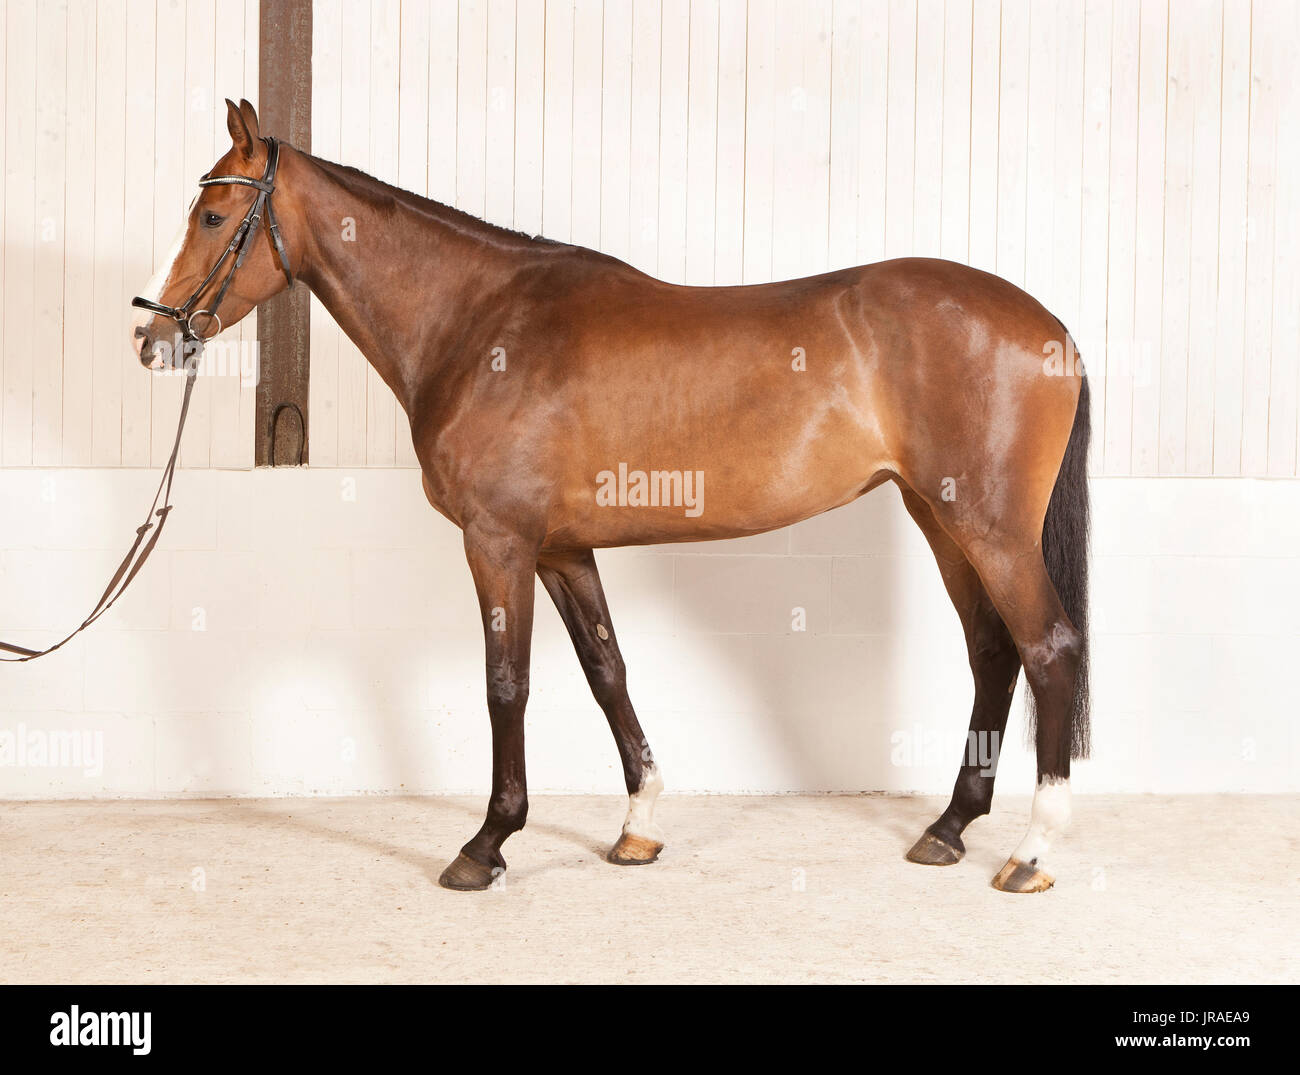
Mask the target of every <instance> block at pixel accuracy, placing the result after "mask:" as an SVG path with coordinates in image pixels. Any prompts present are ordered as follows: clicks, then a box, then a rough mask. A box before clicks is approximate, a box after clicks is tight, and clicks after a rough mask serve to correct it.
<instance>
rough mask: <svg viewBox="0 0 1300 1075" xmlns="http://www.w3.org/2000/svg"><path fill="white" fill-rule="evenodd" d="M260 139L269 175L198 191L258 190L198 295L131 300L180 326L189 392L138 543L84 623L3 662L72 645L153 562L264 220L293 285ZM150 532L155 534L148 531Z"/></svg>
mask: <svg viewBox="0 0 1300 1075" xmlns="http://www.w3.org/2000/svg"><path fill="white" fill-rule="evenodd" d="M262 141H263V142H265V143H266V171H265V172H263V173H262V178H261V179H251V178H249V177H248V176H246V175H211V174H208V175H205V176H203V177H202V178H201V179H200V180H199V186H200V187H220V186H240V187H252V188H253V189H254V190H256V191H257V197H256V198H254V199H253V204H252V205H250V206H249V207H248V212H247V213H245V214H244V219H243V220H242V221H240V224H239V227H238V228H236V229H235V234H234V236H233V237H232V238H231V240H230V243H229V244H228V245H227V246H226V249H225V250H224V251H223V252H222V255H221V257H219V258H218V259H217V263H216V264H215V265H213V266H212V269H211V271H209V273H208V275H207V276H205V277H204V278H203V283H201V284H199V286H198V287H197V288H196V289H195V290H194V293H193V294H192V295H190V297H189V298H188V299H186V300H185V301H184V302H183V303H181V304H180V305H179V306H167V305H165V304H164V303H161V302H155V301H154V300H153V299H146V298H143V297H141V296H139V295H137V296H136V297H135V298H133V299H132V300H131V305H132V306H136V307H139V308H140V309H141V310H148V311H150V312H151V313H155V314H160V315H161V316H163V317H169V318H171V319H172V320H173V321H175V322H176V324H177V325H178V326H179V327H180V330H181V338H182V341H183V343H182V354H183V365H184V369H185V394H184V396H183V397H182V398H181V414H180V420H179V421H178V422H177V423H176V440H175V442H174V443H173V444H172V452H171V455H170V457H168V459H167V465H166V466H165V467H163V473H162V480H161V481H160V482H159V483H158V491H157V492H156V493H154V495H153V503H151V504H150V505H149V514H148V515H146V516H145V521H144V523H143V524H142V525H141V526H139V527H137V528H136V532H135V541H134V542H133V543H132V545H131V548H130V550H129V551H128V552H127V554H126V556H125V557H123V559H122V562H121V563H120V564H119V565H118V568H117V570H116V571H115V572H114V573H113V578H112V579H111V580H110V581H109V584H108V586H107V588H106V589H105V590H104V592H103V594H102V595H101V596H100V598H99V602H98V603H97V604H96V605H95V607H94V608H93V609H91V612H90V615H89V616H87V617H86V618H85V619H84V620H82V622H81V626H80V627H78V628H77V629H76V630H75V631H73V632H72V633H71V634H69V635H68V636H67V637H66V638H63V639H62V640H60V641H58V642H55V643H54V645H52V646H47V647H46V648H45V649H42V650H34V649H28V648H27V647H26V646H19V645H16V644H14V643H12V642H0V650H4V651H6V652H8V653H13V654H17V656H14V657H0V661H14V662H23V661H31V660H35V659H36V658H37V657H44V656H45V655H46V654H47V653H53V652H54V651H55V650H57V649H62V648H63V646H65V645H66V644H67V643H69V642H71V641H72V640H73V639H74V638H76V637H77V635H79V634H81V632H82V631H84V630H85V629H86V628H87V627H89V626H90V625H91V624H92V623H94V622H95V621H96V620H97V619H99V617H100V616H102V615H104V613H106V612H107V611H108V610H109V609H110V608H112V607H113V605H114V603H115V602H116V601H117V599H118V598H119V597H121V596H122V594H123V593H124V592H126V588H127V587H128V586H129V585H130V584H131V580H132V579H134V578H135V577H136V575H138V574H139V573H140V569H141V568H142V567H143V566H144V562H145V561H146V560H147V559H149V554H150V553H151V552H153V550H154V549H155V548H156V547H157V545H158V539H159V538H160V537H162V532H163V525H164V524H165V523H166V522H167V516H168V515H169V514H170V513H171V510H172V503H171V497H172V479H173V477H174V476H175V474H176V461H177V459H178V458H179V457H180V451H181V433H182V432H183V431H184V429H185V416H186V415H187V414H189V410H190V395H191V393H192V392H193V391H194V381H195V379H196V378H197V376H198V372H199V356H200V355H201V354H202V352H203V344H204V343H206V342H207V341H208V340H210V339H212V337H213V336H216V335H217V334H218V333H219V332H220V331H221V327H222V326H221V318H220V317H218V316H217V308H218V307H219V306H220V305H221V302H222V300H223V299H224V298H225V297H226V292H227V291H228V290H229V289H230V282H231V281H232V280H234V278H235V273H237V272H238V271H239V269H240V266H242V265H243V264H244V258H245V257H246V256H247V254H248V251H249V249H250V248H251V247H252V245H253V237H254V236H255V235H256V234H257V229H258V227H259V225H260V224H261V222H262V218H263V217H264V216H265V218H266V230H267V232H268V233H269V234H270V236H271V242H272V243H273V244H275V251H276V253H277V254H279V256H280V266H281V267H282V268H283V269H284V275H285V276H286V277H287V278H288V280H289V286H290V287H292V286H293V270H292V269H291V268H290V266H289V251H288V250H287V249H286V248H285V245H284V238H283V237H282V236H281V235H280V225H279V224H278V223H277V222H276V219H275V212H274V210H273V209H272V208H271V195H272V194H274V193H275V172H276V169H277V168H278V167H279V164H280V143H279V142H277V141H276V140H275V139H274V138H263V139H262ZM232 255H233V256H234V259H235V260H234V261H233V262H232V263H231V265H230V270H229V271H228V272H227V273H226V278H225V279H224V280H222V282H221V287H220V288H219V289H218V290H217V295H216V298H214V299H213V300H212V305H211V306H209V307H207V308H206V309H198V308H196V307H198V302H199V297H200V296H201V295H202V294H203V293H204V292H205V291H206V290H207V289H208V287H209V286H210V285H211V283H212V281H213V280H215V279H216V277H217V274H218V273H219V272H220V271H221V267H222V265H224V264H226V262H227V261H228V260H229V259H230V258H231V256H232ZM200 316H206V317H207V318H208V322H207V325H205V326H204V327H211V325H212V323H213V322H216V326H217V328H216V332H213V333H211V334H209V335H208V336H204V335H202V334H201V333H200V332H199V331H198V329H196V328H195V326H194V319H195V318H197V317H200ZM176 365H177V363H176V362H175V360H173V362H172V366H173V367H175V366H176ZM160 500H161V501H162V507H159V506H158V502H159V501H160ZM155 516H156V517H157V519H158V521H157V522H156V523H155V522H153V519H154V517H155ZM150 531H153V532H152V533H150Z"/></svg>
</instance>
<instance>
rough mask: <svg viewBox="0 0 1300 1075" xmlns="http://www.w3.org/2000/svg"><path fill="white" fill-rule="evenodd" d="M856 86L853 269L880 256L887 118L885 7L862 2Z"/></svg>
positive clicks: (884, 1)
mask: <svg viewBox="0 0 1300 1075" xmlns="http://www.w3.org/2000/svg"><path fill="white" fill-rule="evenodd" d="M861 48H862V68H861V70H862V78H861V81H860V82H859V84H858V123H859V125H860V134H859V142H858V185H859V192H858V240H857V241H858V253H857V257H856V259H855V260H856V261H857V262H858V263H859V264H865V263H867V262H872V261H879V260H880V259H881V258H883V257H884V256H885V187H886V174H885V145H886V142H887V139H888V118H889V4H888V0H863V10H862V34H861Z"/></svg>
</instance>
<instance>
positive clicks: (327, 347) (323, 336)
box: [308, 0, 343, 467]
mask: <svg viewBox="0 0 1300 1075" xmlns="http://www.w3.org/2000/svg"><path fill="white" fill-rule="evenodd" d="M311 78H312V104H311V114H312V132H311V137H312V146H313V149H314V151H315V153H316V154H317V155H318V156H320V157H322V158H324V159H325V160H334V161H336V160H339V159H340V158H341V157H342V152H341V148H340V142H341V136H342V131H341V121H342V108H343V0H318V2H317V3H316V6H315V8H314V10H313V11H312V72H311ZM342 335H343V334H342V332H341V331H340V329H339V327H338V325H337V324H335V322H334V319H333V318H332V317H331V316H330V314H329V311H328V310H326V309H325V307H324V305H322V303H321V301H320V300H319V299H317V298H315V297H314V296H313V297H312V300H311V379H310V383H309V385H308V401H309V404H310V412H309V413H310V414H311V440H312V445H311V449H312V451H311V461H312V463H313V465H315V466H322V467H333V466H338V464H339V408H340V403H341V401H340V398H339V351H340V345H341V342H342Z"/></svg>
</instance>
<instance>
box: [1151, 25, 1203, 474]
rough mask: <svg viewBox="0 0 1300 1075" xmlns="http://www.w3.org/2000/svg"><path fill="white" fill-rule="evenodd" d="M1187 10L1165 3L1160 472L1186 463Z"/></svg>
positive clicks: (1190, 111)
mask: <svg viewBox="0 0 1300 1075" xmlns="http://www.w3.org/2000/svg"><path fill="white" fill-rule="evenodd" d="M1193 32H1194V30H1193V25H1192V10H1191V6H1190V5H1189V4H1185V3H1173V4H1170V5H1169V89H1168V96H1167V105H1166V111H1165V116H1166V119H1165V132H1166V133H1165V266H1164V284H1165V287H1164V298H1163V309H1164V331H1163V333H1162V339H1161V343H1162V348H1161V356H1160V457H1159V470H1160V473H1161V474H1181V473H1184V472H1185V468H1186V465H1187V352H1188V344H1189V324H1188V322H1189V318H1190V316H1191V310H1190V307H1189V305H1188V303H1189V295H1190V292H1189V287H1190V281H1191V258H1192V251H1191V237H1192V166H1193V157H1192V151H1193V147H1194V144H1195V143H1194V139H1195V132H1196V102H1195V98H1194V96H1193V85H1194V81H1195V78H1196V73H1195V71H1193V70H1192V35H1193Z"/></svg>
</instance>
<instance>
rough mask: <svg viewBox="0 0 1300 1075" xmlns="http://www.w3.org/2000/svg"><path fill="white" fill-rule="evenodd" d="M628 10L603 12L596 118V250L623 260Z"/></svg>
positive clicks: (627, 233) (627, 238)
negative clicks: (599, 104) (599, 101)
mask: <svg viewBox="0 0 1300 1075" xmlns="http://www.w3.org/2000/svg"><path fill="white" fill-rule="evenodd" d="M632 15H633V12H632V5H631V4H629V3H624V4H611V5H608V6H607V7H606V8H605V27H604V36H603V41H602V46H603V61H602V64H601V99H602V101H603V107H602V109H601V118H600V144H601V155H600V249H601V250H603V251H604V252H605V253H607V254H613V255H614V257H616V258H622V259H623V260H624V261H626V260H627V258H628V256H629V254H630V253H631V245H632V224H631V215H630V203H629V197H630V193H631V188H630V184H631V181H632Z"/></svg>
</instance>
